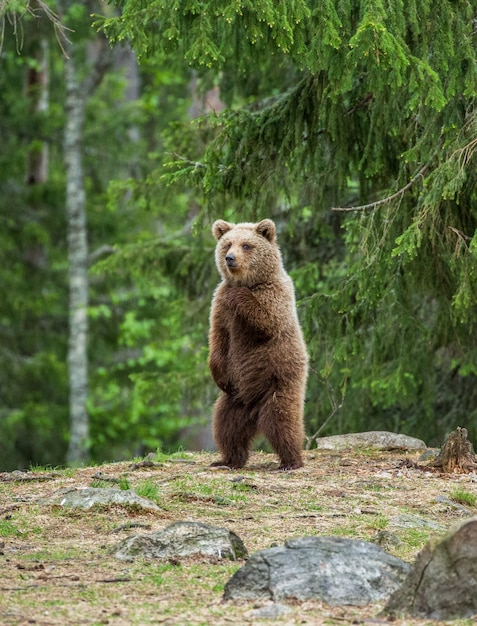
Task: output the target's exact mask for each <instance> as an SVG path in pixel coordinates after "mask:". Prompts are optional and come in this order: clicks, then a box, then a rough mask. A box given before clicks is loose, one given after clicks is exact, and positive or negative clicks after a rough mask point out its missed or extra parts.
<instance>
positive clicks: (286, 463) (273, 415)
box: [258, 392, 304, 471]
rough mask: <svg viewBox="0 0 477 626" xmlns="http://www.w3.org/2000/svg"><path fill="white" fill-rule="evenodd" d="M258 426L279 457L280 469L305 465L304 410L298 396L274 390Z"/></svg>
mask: <svg viewBox="0 0 477 626" xmlns="http://www.w3.org/2000/svg"><path fill="white" fill-rule="evenodd" d="M258 428H259V430H260V431H261V432H262V433H263V434H264V435H265V437H266V438H267V439H268V441H269V442H270V445H271V446H272V448H273V449H274V450H275V452H276V453H277V454H278V456H279V458H280V466H279V468H278V469H279V470H280V471H286V470H294V469H298V468H299V467H303V458H302V450H303V439H304V429H303V411H302V407H301V402H300V400H299V398H294V397H290V398H287V396H286V395H285V394H283V395H282V394H279V393H276V392H275V393H273V394H272V395H271V396H270V397H269V398H267V399H266V400H265V402H264V404H263V405H262V407H261V408H260V413H259V423H258Z"/></svg>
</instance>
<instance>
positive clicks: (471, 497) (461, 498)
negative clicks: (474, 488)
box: [450, 487, 477, 506]
mask: <svg viewBox="0 0 477 626" xmlns="http://www.w3.org/2000/svg"><path fill="white" fill-rule="evenodd" d="M450 499H451V500H453V501H454V502H457V503H458V504H463V505H466V506H475V504H476V502H477V496H476V495H475V493H471V492H470V491H466V490H465V489H462V487H456V488H455V489H454V491H453V492H452V493H451V494H450Z"/></svg>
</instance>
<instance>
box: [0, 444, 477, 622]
mask: <svg viewBox="0 0 477 626" xmlns="http://www.w3.org/2000/svg"><path fill="white" fill-rule="evenodd" d="M421 453H422V451H415V452H412V451H405V450H397V451H377V450H373V449H366V448H360V449H347V450H340V451H335V450H314V451H309V452H306V453H305V462H306V464H305V467H304V468H303V469H300V470H297V471H294V472H285V473H279V472H277V471H276V468H277V466H278V463H277V461H276V458H275V456H274V455H271V454H265V453H259V452H257V453H254V454H253V455H252V457H251V460H250V462H249V464H248V465H247V467H246V468H245V469H244V470H242V471H228V470H212V469H210V468H209V464H210V462H211V461H212V460H215V459H216V456H215V455H211V454H208V453H201V454H196V453H194V454H192V453H190V454H189V453H182V454H180V455H175V456H172V457H158V458H155V459H152V461H148V462H146V463H142V462H140V461H136V462H135V463H131V462H122V463H117V464H110V465H104V466H99V467H88V468H83V469H77V470H35V471H30V472H26V473H17V472H13V473H4V474H0V565H1V567H0V624H2V625H3V624H5V625H22V626H23V625H27V624H36V625H39V626H40V625H41V626H47V625H48V626H50V625H51V626H53V625H55V626H56V625H62V626H65V625H73V624H88V625H92V624H112V625H114V626H126V625H128V626H129V625H138V626H143V625H147V624H171V625H189V624H190V625H199V624H207V625H209V624H214V626H215V625H217V626H221V625H229V624H235V625H237V624H258V623H267V622H263V619H262V618H261V617H260V615H261V614H260V612H258V613H257V609H261V608H262V606H263V605H267V604H269V602H266V601H263V602H261V601H255V602H247V601H233V602H225V601H224V600H223V590H224V586H225V584H226V582H227V581H228V580H229V579H230V577H231V576H232V575H233V573H234V572H235V571H236V570H237V569H238V568H239V567H241V566H242V565H243V561H242V562H240V561H235V562H233V561H229V560H218V559H217V558H214V557H208V558H206V559H203V558H200V557H191V558H187V559H168V560H167V561H158V560H155V561H148V560H143V559H136V560H134V561H131V562H124V561H120V560H118V559H116V558H115V557H114V555H113V548H114V547H115V546H116V545H117V544H118V543H119V542H120V541H121V540H123V539H125V538H126V537H129V536H132V535H133V534H139V533H149V532H153V531H158V530H160V529H162V528H164V527H166V526H168V525H169V524H172V523H173V522H177V521H184V520H190V521H199V522H205V523H208V524H211V525H214V526H221V527H225V528H228V529H230V530H232V531H233V532H235V533H236V534H237V535H239V537H240V538H241V539H242V540H243V542H244V544H245V546H246V548H247V549H248V552H249V553H250V554H252V553H254V552H256V551H257V550H261V549H264V548H269V547H270V546H272V545H282V544H283V543H284V541H285V540H286V539H289V538H292V537H303V536H310V535H311V536H314V535H315V536H316V535H317V536H326V535H336V536H342V537H348V538H352V539H364V540H366V541H372V542H377V543H379V544H380V545H381V546H382V547H383V548H384V549H385V550H386V551H387V552H389V553H390V554H393V555H394V556H397V557H399V558H401V559H403V560H405V561H408V562H410V563H412V562H414V560H415V558H416V555H417V554H418V552H419V551H420V550H421V549H422V548H423V546H424V545H425V544H426V543H427V542H428V541H429V540H430V539H432V538H435V537H439V536H442V535H443V534H444V533H445V531H446V530H447V529H448V528H449V527H450V526H451V525H452V524H454V523H455V522H456V521H460V520H462V519H465V518H468V517H471V516H472V515H475V512H476V498H477V482H476V481H477V476H476V475H475V473H469V474H462V475H461V474H442V473H439V472H437V471H435V470H431V469H430V468H428V467H427V462H426V461H425V460H420V459H421V458H422V457H421ZM86 487H101V488H104V489H109V488H111V487H116V488H118V487H119V488H121V489H123V490H124V489H127V488H131V489H133V490H134V491H136V492H137V493H138V494H139V495H141V496H143V497H146V498H148V499H149V500H151V501H152V502H154V503H155V504H156V505H157V506H158V507H159V508H158V510H149V511H148V510H144V509H142V508H140V507H139V506H135V505H127V506H124V505H121V504H114V505H112V506H111V505H95V506H94V507H93V508H91V509H89V510H84V509H78V508H72V507H66V506H63V505H62V504H61V502H62V499H61V497H59V498H58V491H59V490H61V489H63V490H64V489H72V488H86ZM61 493H64V492H61ZM61 493H60V494H59V495H60V496H61ZM52 496H55V497H54V498H53V499H51V497H52ZM55 498H56V499H55ZM285 604H286V605H287V607H288V608H290V609H291V610H290V611H289V612H284V613H283V615H276V616H274V617H273V618H272V621H273V623H274V624H290V625H291V624H325V623H326V624H359V623H369V624H376V623H388V622H387V620H386V618H384V617H382V616H380V615H379V613H380V610H381V609H382V606H381V605H378V604H375V605H368V606H365V607H355V606H341V607H335V606H329V605H326V604H324V603H322V602H319V601H315V600H313V601H312V600H310V601H302V602H298V601H290V600H288V601H287V602H286V603H285ZM268 623H271V622H268ZM393 623H394V624H397V625H398V626H401V625H404V624H416V625H418V624H425V623H429V622H425V621H418V620H409V619H402V620H395V621H394V622H393ZM454 623H455V624H471V623H472V621H471V620H470V621H465V620H460V621H455V622H454Z"/></svg>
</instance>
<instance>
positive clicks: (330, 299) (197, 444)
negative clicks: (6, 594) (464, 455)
mask: <svg viewBox="0 0 477 626" xmlns="http://www.w3.org/2000/svg"><path fill="white" fill-rule="evenodd" d="M0 22H1V29H0V33H1V34H0V37H1V39H0V44H1V53H0V94H1V95H0V225H1V227H0V258H1V264H0V285H1V288H2V293H3V297H2V298H1V300H0V428H1V437H0V471H1V470H11V469H15V468H23V467H29V466H31V465H52V466H56V465H64V464H71V465H77V464H80V463H84V462H89V461H92V462H102V461H111V460H119V459H122V458H129V457H131V456H137V455H142V454H145V453H147V452H149V451H155V450H156V449H157V448H161V449H163V450H164V451H171V450H175V449H177V448H178V447H179V446H182V447H184V448H188V449H205V448H209V447H211V446H212V441H211V435H210V417H211V408H212V405H213V402H214V399H215V397H216V393H217V390H216V389H215V387H214V385H213V383H212V381H211V379H210V375H209V373H208V369H207V332H208V313H209V305H210V299H211V296H212V293H213V290H214V287H215V285H216V284H217V282H218V274H217V271H216V269H215V265H214V256H213V250H214V242H213V239H212V236H211V233H210V226H211V223H212V221H213V220H214V219H217V218H225V219H228V220H230V221H241V220H242V221H243V220H256V219H259V218H263V217H271V218H273V219H274V220H275V221H276V223H277V227H278V230H279V240H280V244H281V248H282V252H283V256H284V261H285V265H286V267H287V269H288V271H289V273H290V274H291V276H292V277H293V279H294V281H295V285H296V292H297V299H298V306H299V315H300V318H301V321H302V324H303V328H304V333H305V338H306V341H307V345H308V349H309V353H310V365H311V368H310V378H309V384H308V393H307V402H306V425H307V435H308V439H307V445H308V446H311V447H312V446H313V440H314V437H316V435H317V434H318V433H319V434H320V435H326V434H337V433H343V432H353V431H360V430H374V429H385V430H391V431H394V432H404V433H406V434H410V435H414V436H417V437H421V438H423V439H424V440H425V441H426V443H427V444H428V445H439V444H440V443H442V440H443V439H444V437H445V435H446V433H447V432H448V431H449V430H451V429H454V428H455V427H456V426H463V427H464V426H465V427H466V428H467V429H468V431H469V437H470V439H471V440H472V439H474V440H475V439H476V438H477V421H476V417H477V384H476V383H477V379H476V375H477V328H476V322H477V230H476V226H477V192H476V182H477V167H476V166H477V158H476V156H477V152H476V151H477V108H476V95H477V55H476V43H477V10H476V9H475V6H473V3H472V2H468V1H467V0H458V1H455V0H452V1H451V0H439V1H438V2H431V1H430V0H419V2H417V0H396V1H393V2H385V1H384V0H340V1H336V2H335V1H333V0H324V1H323V2H320V3H316V2H313V1H312V0H283V1H277V0H262V1H261V2H258V3H257V2H250V1H248V0H236V1H234V2H230V1H225V0H169V2H163V1H162V0H157V1H155V2H145V1H142V0H121V1H117V2H111V3H109V4H108V3H103V2H97V1H96V0H89V1H87V2H74V1H69V0H45V1H43V0H1V1H0Z"/></svg>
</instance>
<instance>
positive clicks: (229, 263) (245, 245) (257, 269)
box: [212, 219, 282, 288]
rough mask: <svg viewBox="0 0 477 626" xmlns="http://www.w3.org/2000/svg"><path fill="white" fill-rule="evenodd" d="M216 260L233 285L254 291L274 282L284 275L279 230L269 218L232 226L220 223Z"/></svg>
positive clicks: (214, 229)
mask: <svg viewBox="0 0 477 626" xmlns="http://www.w3.org/2000/svg"><path fill="white" fill-rule="evenodd" d="M212 232H213V234H214V237H215V238H216V239H217V247H216V250H215V261H216V263H217V268H218V270H219V272H220V274H221V276H222V278H223V279H224V280H225V281H226V282H227V283H229V284H231V285H237V286H243V287H249V288H252V287H254V286H255V285H259V284H263V283H269V282H273V281H274V279H275V278H276V277H277V273H278V274H279V273H281V272H282V260H281V255H280V250H279V248H278V244H277V236H276V228H275V224H274V222H272V220H270V219H265V220H262V221H261V222H258V224H252V223H248V222H246V223H242V224H231V223H230V222H226V221H224V220H217V221H216V222H215V223H214V225H213V227H212Z"/></svg>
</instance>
